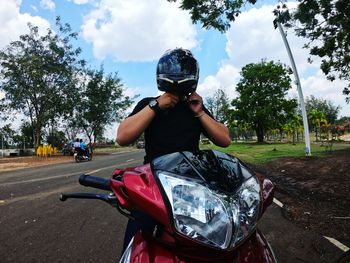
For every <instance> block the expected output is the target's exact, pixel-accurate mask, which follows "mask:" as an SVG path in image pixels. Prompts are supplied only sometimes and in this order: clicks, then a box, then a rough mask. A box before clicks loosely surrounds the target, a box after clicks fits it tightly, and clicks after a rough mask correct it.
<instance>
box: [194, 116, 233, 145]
mask: <svg viewBox="0 0 350 263" xmlns="http://www.w3.org/2000/svg"><path fill="white" fill-rule="evenodd" d="M198 116H199V117H198V118H199V120H200V121H201V123H202V126H203V128H204V129H205V131H206V132H207V134H208V136H209V139H210V140H211V141H212V142H213V143H214V144H215V145H217V146H220V147H227V146H229V145H230V144H231V139H230V136H229V131H228V128H227V127H226V126H225V125H224V124H222V123H220V122H217V121H216V120H214V119H213V118H211V117H210V116H209V115H208V114H206V113H205V112H202V113H201V114H198Z"/></svg>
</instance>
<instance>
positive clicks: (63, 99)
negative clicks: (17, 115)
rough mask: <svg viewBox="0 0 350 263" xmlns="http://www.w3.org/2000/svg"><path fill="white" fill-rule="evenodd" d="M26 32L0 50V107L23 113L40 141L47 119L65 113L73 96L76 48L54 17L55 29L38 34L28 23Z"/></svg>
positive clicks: (66, 27)
mask: <svg viewBox="0 0 350 263" xmlns="http://www.w3.org/2000/svg"><path fill="white" fill-rule="evenodd" d="M28 27H29V33H28V34H25V35H21V36H20V39H19V40H18V41H13V42H11V43H10V44H9V45H8V46H7V47H6V48H5V49H3V50H1V51H0V65H1V69H0V84H1V85H0V91H1V90H2V91H4V92H5V97H4V98H3V99H2V101H1V105H2V107H1V109H2V110H7V111H8V112H11V111H13V110H16V111H19V112H22V113H24V115H26V116H28V117H29V118H30V122H31V125H32V126H33V128H34V133H35V139H34V140H35V146H38V145H39V144H40V140H41V133H42V128H43V127H44V126H45V125H46V124H47V123H48V121H49V120H53V119H55V118H56V117H57V116H62V115H64V114H68V113H69V112H70V111H71V110H72V109H71V105H73V104H74V97H75V96H76V87H75V86H76V85H75V84H76V79H77V74H78V73H77V72H78V71H77V68H79V67H80V66H82V65H84V61H82V60H78V55H79V53H80V52H81V50H80V48H77V49H74V48H73V46H72V44H71V43H70V42H71V41H72V40H74V39H76V37H77V33H72V32H71V28H70V26H69V25H68V24H65V25H62V24H61V21H60V18H59V17H58V18H57V19H56V31H55V32H54V31H52V30H51V29H50V28H48V29H47V33H46V35H40V34H39V30H38V27H37V26H34V25H32V24H28Z"/></svg>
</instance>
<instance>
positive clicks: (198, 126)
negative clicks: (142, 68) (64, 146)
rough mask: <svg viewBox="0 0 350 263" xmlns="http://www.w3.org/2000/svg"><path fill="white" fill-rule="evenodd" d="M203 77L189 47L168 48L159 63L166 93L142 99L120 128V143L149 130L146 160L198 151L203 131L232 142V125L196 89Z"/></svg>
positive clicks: (220, 143)
mask: <svg viewBox="0 0 350 263" xmlns="http://www.w3.org/2000/svg"><path fill="white" fill-rule="evenodd" d="M198 78H199V66H198V62H197V60H196V59H195V58H194V57H193V55H192V53H191V52H190V51H189V50H184V49H173V50H170V51H168V52H166V53H165V54H164V55H163V56H162V57H161V58H160V60H159V62H158V65H157V85H158V89H159V90H160V91H164V92H165V93H164V94H162V95H161V96H159V97H156V98H145V99H143V100H141V101H140V102H139V103H138V104H137V105H136V107H135V109H134V110H133V112H132V113H131V114H130V115H129V117H128V118H126V119H125V120H124V121H123V122H122V123H121V124H120V125H119V128H118V131H117V142H118V144H119V145H122V146H124V145H128V144H131V143H133V142H134V141H136V140H137V139H138V137H139V136H140V135H141V134H142V132H145V151H146V156H145V163H148V162H150V161H152V160H153V159H154V158H156V157H158V156H161V155H164V154H167V153H171V152H176V151H195V150H198V148H199V139H200V134H201V133H203V134H204V135H206V136H207V137H208V138H209V139H210V140H211V141H212V142H213V143H214V144H216V145H218V146H221V147H227V146H228V145H229V144H230V143H231V139H230V137H229V132H228V129H227V127H226V126H225V125H223V124H222V123H219V122H217V121H216V120H215V119H214V118H213V117H212V115H211V114H210V113H209V111H208V110H207V109H206V108H205V107H204V106H203V100H202V97H201V96H199V95H198V94H197V93H196V92H195V91H196V88H197V84H198Z"/></svg>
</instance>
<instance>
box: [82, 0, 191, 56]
mask: <svg viewBox="0 0 350 263" xmlns="http://www.w3.org/2000/svg"><path fill="white" fill-rule="evenodd" d="M82 31H83V37H84V38H85V39H86V40H87V41H88V42H91V43H92V45H93V52H94V55H95V57H96V58H99V59H102V58H105V57H106V56H111V57H113V58H115V59H117V60H120V61H151V60H154V59H156V58H159V56H160V55H161V54H163V53H164V51H165V50H167V49H170V48H174V47H183V48H188V49H191V48H193V47H195V46H196V45H197V40H196V35H197V33H196V30H195V27H194V26H193V25H192V22H191V19H190V16H189V14H188V13H187V12H185V11H183V10H181V9H179V8H178V6H177V4H175V3H169V2H167V1H164V0H149V1H142V0H129V1H123V0H118V1H117V0H102V1H101V3H100V5H99V7H98V8H96V9H94V10H93V11H91V12H90V13H89V14H88V15H87V16H86V17H85V19H84V23H83V25H82Z"/></svg>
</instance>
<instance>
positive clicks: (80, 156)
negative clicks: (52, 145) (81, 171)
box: [74, 150, 91, 163]
mask: <svg viewBox="0 0 350 263" xmlns="http://www.w3.org/2000/svg"><path fill="white" fill-rule="evenodd" d="M74 160H75V162H77V163H80V162H82V161H91V156H90V155H89V154H86V153H83V152H82V151H81V150H75V151H74Z"/></svg>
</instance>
